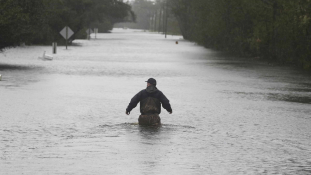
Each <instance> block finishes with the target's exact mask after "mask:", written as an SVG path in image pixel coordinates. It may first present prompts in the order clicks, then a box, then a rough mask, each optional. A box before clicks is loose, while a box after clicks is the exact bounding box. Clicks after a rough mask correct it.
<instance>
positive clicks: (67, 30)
mask: <svg viewBox="0 0 311 175" xmlns="http://www.w3.org/2000/svg"><path fill="white" fill-rule="evenodd" d="M59 33H60V34H61V35H62V36H63V37H64V38H65V40H66V49H67V45H68V44H67V40H68V39H69V38H70V37H71V36H72V35H73V34H74V32H73V31H72V30H71V29H70V28H69V27H68V26H65V27H64V28H63V30H62V31H60V32H59Z"/></svg>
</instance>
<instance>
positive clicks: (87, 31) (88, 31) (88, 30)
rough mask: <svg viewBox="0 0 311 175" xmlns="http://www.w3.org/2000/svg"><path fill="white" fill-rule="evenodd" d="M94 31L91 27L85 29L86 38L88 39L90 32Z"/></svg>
mask: <svg viewBox="0 0 311 175" xmlns="http://www.w3.org/2000/svg"><path fill="white" fill-rule="evenodd" d="M92 33H94V32H93V30H92V29H91V28H88V29H86V34H87V39H88V40H90V38H91V34H92Z"/></svg>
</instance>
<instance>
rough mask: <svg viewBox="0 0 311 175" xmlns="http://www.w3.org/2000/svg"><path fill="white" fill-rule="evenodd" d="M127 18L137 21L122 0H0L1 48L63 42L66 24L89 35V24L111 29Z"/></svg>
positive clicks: (78, 33)
mask: <svg viewBox="0 0 311 175" xmlns="http://www.w3.org/2000/svg"><path fill="white" fill-rule="evenodd" d="M124 21H135V14H134V13H133V11H132V10H131V6H130V5H128V4H126V3H123V1H120V0H0V50H2V49H3V48H6V47H10V46H16V45H18V44H20V43H26V44H51V42H54V41H60V42H61V41H62V37H61V35H60V34H59V32H60V31H61V30H62V29H63V28H64V27H65V26H69V27H70V28H71V29H72V30H73V31H74V32H75V34H74V35H73V37H72V38H71V39H76V38H85V37H86V32H85V31H86V29H87V28H89V27H90V28H94V27H96V28H99V32H107V31H109V30H111V29H112V27H113V24H114V23H117V22H124Z"/></svg>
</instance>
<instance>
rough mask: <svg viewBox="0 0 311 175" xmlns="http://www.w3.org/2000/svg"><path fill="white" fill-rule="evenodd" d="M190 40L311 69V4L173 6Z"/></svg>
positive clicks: (250, 1)
mask: <svg viewBox="0 0 311 175" xmlns="http://www.w3.org/2000/svg"><path fill="white" fill-rule="evenodd" d="M168 2H169V4H170V8H171V10H172V13H173V14H174V15H175V17H176V18H177V19H178V22H179V25H180V29H181V32H182V35H183V36H184V38H185V39H187V40H191V41H195V42H198V43H199V44H202V45H204V46H205V47H209V48H214V49H219V50H224V51H229V52H231V53H232V52H234V53H236V54H239V55H247V56H254V57H264V58H269V59H271V60H278V61H281V62H290V63H293V64H298V65H300V66H302V67H303V68H306V69H310V68H311V1H310V0H295V1H289V0H288V1H287V0H234V1H232V0H192V1H191V0H168Z"/></svg>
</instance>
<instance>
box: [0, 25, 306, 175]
mask: <svg viewBox="0 0 311 175" xmlns="http://www.w3.org/2000/svg"><path fill="white" fill-rule="evenodd" d="M175 41H179V44H176V43H175ZM44 50H45V51H47V54H51V52H52V47H51V46H27V47H18V48H13V49H9V50H7V51H5V52H4V53H1V54H0V74H1V75H2V80H1V81H0V121H1V122H0V174H9V175H11V174H14V175H15V174H18V175H20V174H27V175H28V174H29V175H33V174H53V175H56V174H81V175H87V174H148V175H152V174H154V175H159V174H187V175H188V174H192V175H194V174H213V175H227V174H228V175H233V174H245V175H249V174H286V175H305V174H311V77H310V75H307V74H304V73H302V72H300V71H298V70H295V69H293V68H288V67H279V66H273V65H269V64H266V63H262V62H258V61H248V60H244V59H241V58H239V59H238V58H234V57H230V56H227V55H224V54H221V53H218V52H215V51H212V50H209V49H205V48H203V47H201V46H198V45H196V44H194V43H191V42H188V41H185V40H183V39H181V36H168V38H167V39H165V38H164V36H163V35H160V34H151V33H147V32H141V31H134V30H123V29H115V30H114V31H113V32H112V33H111V34H98V36H97V39H96V40H95V39H93V40H90V41H88V40H78V41H75V46H69V48H68V50H66V49H65V47H64V46H59V47H58V53H57V54H56V55H53V56H54V60H53V61H42V60H39V59H38V57H39V56H41V55H42V53H43V51H44ZM150 77H153V78H155V79H156V80H157V82H158V85H157V87H158V88H159V89H160V90H161V91H162V92H163V93H164V94H165V95H166V97H167V98H168V99H169V100H170V103H171V105H172V108H173V114H171V115H170V114H168V112H167V111H165V110H164V109H163V110H162V113H161V114H160V116H161V120H162V124H163V125H162V127H161V128H158V129H156V128H146V127H140V126H138V125H137V122H138V121H137V119H138V116H139V106H138V107H136V108H135V109H133V111H132V112H131V114H130V115H129V116H127V115H125V109H126V107H127V105H128V104H129V102H130V99H131V98H132V97H133V96H134V95H135V94H136V93H138V92H139V91H140V90H142V89H144V88H145V87H146V82H145V81H146V80H147V79H148V78H150Z"/></svg>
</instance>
